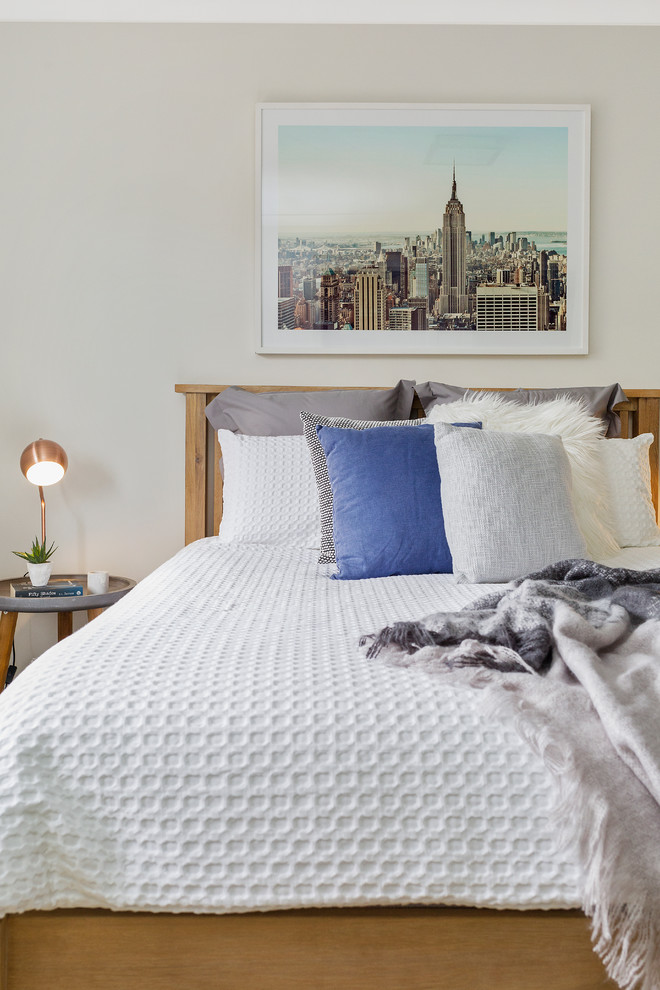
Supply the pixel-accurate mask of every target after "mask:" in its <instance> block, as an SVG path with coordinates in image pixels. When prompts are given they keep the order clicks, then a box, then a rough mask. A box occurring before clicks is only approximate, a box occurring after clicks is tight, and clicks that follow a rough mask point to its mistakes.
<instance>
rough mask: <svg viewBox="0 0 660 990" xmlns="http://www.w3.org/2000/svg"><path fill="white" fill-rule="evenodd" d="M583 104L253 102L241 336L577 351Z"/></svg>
mask: <svg viewBox="0 0 660 990" xmlns="http://www.w3.org/2000/svg"><path fill="white" fill-rule="evenodd" d="M589 138H590V109H589V107H588V106H545V105H542V106H500V105H492V106H490V105H478V104H466V105H451V106H450V105H437V104H424V105H416V104H396V105H386V104H261V105H260V106H259V107H258V108H257V286H258V300H257V314H258V320H257V322H258V328H257V351H258V352H260V353H265V354H275V353H282V354H287V353H288V354H403V353H409V354H586V353H587V334H588V303H589V299H588V286H589V277H588V276H589V272H588V260H589Z"/></svg>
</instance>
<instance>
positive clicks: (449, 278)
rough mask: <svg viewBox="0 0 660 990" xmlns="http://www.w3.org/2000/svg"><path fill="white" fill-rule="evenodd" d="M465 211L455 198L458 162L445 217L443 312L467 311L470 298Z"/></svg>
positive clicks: (443, 220)
mask: <svg viewBox="0 0 660 990" xmlns="http://www.w3.org/2000/svg"><path fill="white" fill-rule="evenodd" d="M465 247H466V241H465V214H464V212H463V204H462V203H461V202H460V200H459V199H457V198H456V165H454V170H453V177H452V184H451V199H450V200H449V202H448V203H447V206H446V207H445V213H444V216H443V218H442V290H441V297H440V306H441V311H442V312H444V313H465V312H467V310H468V297H467V294H466V291H465V290H466V281H465Z"/></svg>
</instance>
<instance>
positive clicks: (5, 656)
mask: <svg viewBox="0 0 660 990" xmlns="http://www.w3.org/2000/svg"><path fill="white" fill-rule="evenodd" d="M17 618H18V612H3V613H2V614H1V615H0V691H4V688H5V681H6V680H7V671H8V670H9V662H10V660H11V647H12V643H13V642H14V632H15V630H16V619H17Z"/></svg>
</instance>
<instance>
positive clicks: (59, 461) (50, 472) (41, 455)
mask: <svg viewBox="0 0 660 990" xmlns="http://www.w3.org/2000/svg"><path fill="white" fill-rule="evenodd" d="M68 465H69V459H68V457H67V456H66V451H65V450H64V448H63V447H60V445H59V443H55V441H54V440H42V439H39V440H33V441H32V443H29V444H28V445H27V447H26V448H25V450H24V451H23V453H22V454H21V471H22V472H23V474H24V475H25V477H26V478H27V480H28V481H29V482H31V483H32V484H33V485H37V487H38V488H39V497H40V499H41V542H42V543H45V542H46V500H45V498H44V487H45V486H47V485H54V484H56V483H57V482H58V481H61V480H62V478H63V477H64V473H65V471H66V469H67V467H68Z"/></svg>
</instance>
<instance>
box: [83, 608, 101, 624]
mask: <svg viewBox="0 0 660 990" xmlns="http://www.w3.org/2000/svg"><path fill="white" fill-rule="evenodd" d="M101 612H105V609H104V608H88V609H87V621H88V622H91V621H92V619H96V618H98V616H99V615H100V614H101Z"/></svg>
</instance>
